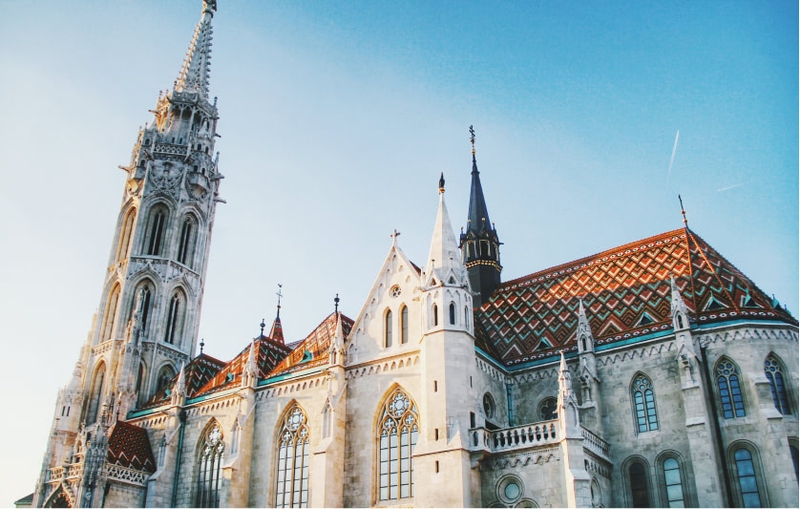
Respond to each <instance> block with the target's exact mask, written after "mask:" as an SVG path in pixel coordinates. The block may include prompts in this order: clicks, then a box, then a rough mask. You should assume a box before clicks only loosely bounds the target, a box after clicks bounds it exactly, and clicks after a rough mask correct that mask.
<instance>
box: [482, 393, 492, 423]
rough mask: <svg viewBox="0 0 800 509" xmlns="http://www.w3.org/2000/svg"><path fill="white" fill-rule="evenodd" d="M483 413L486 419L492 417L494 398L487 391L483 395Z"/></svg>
mask: <svg viewBox="0 0 800 509" xmlns="http://www.w3.org/2000/svg"><path fill="white" fill-rule="evenodd" d="M483 413H484V414H486V418H487V419H492V418H494V398H492V395H491V394H489V393H488V392H487V393H486V394H484V395H483Z"/></svg>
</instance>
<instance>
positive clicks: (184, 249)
mask: <svg viewBox="0 0 800 509" xmlns="http://www.w3.org/2000/svg"><path fill="white" fill-rule="evenodd" d="M193 238H194V222H193V221H192V220H191V219H189V218H188V217H187V218H186V219H184V221H183V226H182V227H181V238H180V242H179V244H178V261H179V262H180V263H182V264H184V265H188V266H189V267H191V266H192V240H193Z"/></svg>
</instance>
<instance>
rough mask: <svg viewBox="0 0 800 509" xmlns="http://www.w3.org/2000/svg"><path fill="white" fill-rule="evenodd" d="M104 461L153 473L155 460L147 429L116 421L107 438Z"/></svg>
mask: <svg viewBox="0 0 800 509" xmlns="http://www.w3.org/2000/svg"><path fill="white" fill-rule="evenodd" d="M106 461H107V462H108V463H111V464H112V465H119V466H121V467H125V468H132V469H134V470H139V471H144V472H148V473H151V474H152V473H153V472H155V471H156V462H155V460H154V459H153V450H152V449H151V448H150V439H148V438H147V431H145V430H144V429H143V428H140V427H139V426H136V425H133V424H129V423H127V422H124V421H117V423H116V424H114V428H113V429H112V430H111V436H110V437H109V438H108V452H107V453H106Z"/></svg>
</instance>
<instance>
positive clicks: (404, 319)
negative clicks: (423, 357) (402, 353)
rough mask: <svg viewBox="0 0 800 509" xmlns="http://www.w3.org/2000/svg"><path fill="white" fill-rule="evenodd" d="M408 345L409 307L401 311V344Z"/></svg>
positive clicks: (404, 307)
mask: <svg viewBox="0 0 800 509" xmlns="http://www.w3.org/2000/svg"><path fill="white" fill-rule="evenodd" d="M406 343H408V306H403V308H402V309H401V310H400V344H402V345H405V344H406Z"/></svg>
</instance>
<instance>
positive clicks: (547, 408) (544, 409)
mask: <svg viewBox="0 0 800 509" xmlns="http://www.w3.org/2000/svg"><path fill="white" fill-rule="evenodd" d="M557 417H558V400H557V399H556V398H553V397H549V398H544V399H543V400H542V402H541V404H539V418H541V419H542V420H543V421H550V420H553V419H555V418H557Z"/></svg>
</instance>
